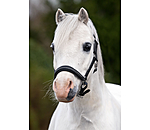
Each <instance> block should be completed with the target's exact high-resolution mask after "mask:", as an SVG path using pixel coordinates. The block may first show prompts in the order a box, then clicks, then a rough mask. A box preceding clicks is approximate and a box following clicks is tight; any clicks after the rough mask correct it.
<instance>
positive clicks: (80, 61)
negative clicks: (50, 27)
mask: <svg viewBox="0 0 150 130" xmlns="http://www.w3.org/2000/svg"><path fill="white" fill-rule="evenodd" d="M56 24H57V28H56V30H55V36H54V40H53V42H52V44H51V47H52V49H53V54H54V60H53V67H54V69H55V70H56V69H57V68H59V67H61V66H66V65H67V66H70V67H72V68H75V69H76V70H77V71H78V72H80V74H81V75H84V74H85V73H86V71H87V69H88V68H89V66H90V63H91V61H92V58H93V46H94V40H95V38H96V40H97V41H98V36H97V33H96V30H95V28H94V25H93V24H92V22H91V20H90V19H89V16H88V13H87V11H86V10H85V9H84V8H81V9H80V11H79V13H78V14H69V13H64V12H63V11H62V10H61V9H58V10H57V12H56ZM93 35H94V36H95V37H93ZM98 49H99V51H100V48H98ZM99 55H100V56H101V54H99ZM100 62H101V63H102V59H100ZM101 68H102V73H103V67H101ZM93 69H94V67H92V70H93ZM90 73H91V72H90ZM90 75H91V74H89V77H90ZM80 86H81V80H80V79H79V78H77V77H76V76H75V75H74V74H72V73H70V72H67V71H61V72H60V73H58V74H57V76H56V77H55V79H54V81H53V90H54V92H55V96H56V99H57V100H58V101H60V102H71V101H73V100H74V99H75V97H76V95H77V92H78V91H79V89H80Z"/></svg>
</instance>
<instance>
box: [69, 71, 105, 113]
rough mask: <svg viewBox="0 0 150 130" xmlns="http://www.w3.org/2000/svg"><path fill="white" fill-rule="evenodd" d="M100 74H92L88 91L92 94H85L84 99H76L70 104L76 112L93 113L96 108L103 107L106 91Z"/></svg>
mask: <svg viewBox="0 0 150 130" xmlns="http://www.w3.org/2000/svg"><path fill="white" fill-rule="evenodd" d="M98 73H99V72H98V71H97V72H95V73H94V74H93V73H91V74H90V75H89V78H88V80H87V82H88V89H90V92H89V93H87V94H85V95H84V96H83V97H76V98H75V100H74V101H73V102H72V103H70V105H71V107H73V108H74V109H75V110H78V111H79V110H81V111H82V112H83V111H84V112H88V111H91V110H92V109H93V108H94V107H96V108H99V107H101V106H102V104H103V103H104V102H103V93H104V91H105V85H104V84H105V81H104V79H103V81H101V80H100V77H99V74H98Z"/></svg>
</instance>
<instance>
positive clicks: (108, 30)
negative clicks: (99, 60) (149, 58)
mask: <svg viewBox="0 0 150 130" xmlns="http://www.w3.org/2000/svg"><path fill="white" fill-rule="evenodd" d="M81 7H84V8H85V9H86V10H87V11H88V14H89V17H90V18H91V20H92V21H93V23H94V25H95V27H96V29H97V32H98V35H99V39H100V45H101V50H102V56H103V61H104V68H105V81H106V82H109V83H115V84H119V85H120V84H121V79H120V76H121V71H120V60H121V54H120V46H121V36H120V35H121V34H120V17H121V16H120V15H121V14H120V13H121V11H120V0H115V1H114V0H107V1H106V0H49V1H47V0H42V1H41V0H30V5H29V9H30V10H29V12H30V15H29V20H30V21H29V69H30V70H29V85H30V87H29V88H30V90H29V94H30V101H29V106H30V120H29V124H30V126H29V127H30V129H31V130H46V129H47V128H48V125H49V121H50V119H51V116H52V113H53V111H54V109H55V107H56V106H57V103H56V102H55V101H53V100H51V99H52V98H51V96H49V95H47V96H46V95H45V94H46V92H47V89H48V87H51V86H50V84H51V83H52V79H53V73H54V72H53V66H52V58H53V54H52V50H51V48H50V47H49V46H50V44H51V42H52V40H53V36H54V31H55V28H56V24H55V13H56V11H57V9H58V8H61V9H62V10H63V11H64V12H68V13H78V11H79V9H80V8H81Z"/></svg>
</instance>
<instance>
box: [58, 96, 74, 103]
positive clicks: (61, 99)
mask: <svg viewBox="0 0 150 130" xmlns="http://www.w3.org/2000/svg"><path fill="white" fill-rule="evenodd" d="M75 97H76V96H74V97H73V98H72V99H70V100H67V99H66V98H58V97H57V100H58V101H59V102H64V103H69V102H72V101H73V100H74V99H75Z"/></svg>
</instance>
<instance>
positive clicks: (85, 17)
mask: <svg viewBox="0 0 150 130" xmlns="http://www.w3.org/2000/svg"><path fill="white" fill-rule="evenodd" d="M78 19H79V21H81V22H83V23H85V24H87V22H88V20H89V16H88V13H87V11H86V10H85V9H84V8H83V7H82V8H81V9H80V11H79V13H78Z"/></svg>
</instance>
